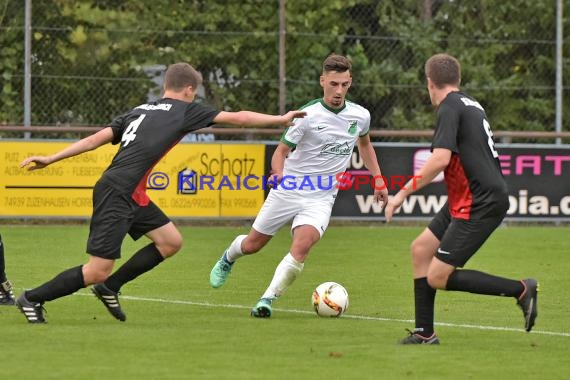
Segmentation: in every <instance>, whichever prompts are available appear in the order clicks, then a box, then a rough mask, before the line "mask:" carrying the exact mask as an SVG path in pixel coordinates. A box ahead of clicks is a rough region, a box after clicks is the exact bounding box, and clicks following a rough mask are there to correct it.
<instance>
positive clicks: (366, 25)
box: [0, 0, 570, 130]
mask: <svg viewBox="0 0 570 380" xmlns="http://www.w3.org/2000/svg"><path fill="white" fill-rule="evenodd" d="M566 2H568V1H566ZM566 9H570V7H566ZM278 10H279V1H278V0H208V1H201V0H153V1H149V0H144V1H141V0H77V1H72V0H52V1H45V0H34V1H33V66H32V73H33V76H32V105H33V108H32V110H33V114H32V122H33V123H34V124H56V125H57V124H66V123H67V124H103V123H106V122H108V121H109V120H110V119H111V118H112V117H113V116H114V115H116V114H117V113H120V112H123V111H124V110H126V109H128V108H129V107H131V106H132V105H133V104H137V103H139V102H144V101H146V99H147V97H148V96H149V94H151V93H152V92H153V91H154V93H156V94H158V93H159V92H160V88H157V85H156V81H154V80H155V79H156V77H157V76H158V75H160V72H161V71H162V69H163V68H164V67H165V66H166V65H168V64H170V63H172V62H177V61H188V62H190V63H192V64H193V65H195V66H196V67H197V68H198V69H199V70H200V71H201V72H202V73H203V75H204V94H203V96H204V97H205V101H206V102H208V103H211V104H212V105H214V106H216V107H218V108H220V109H226V110H238V109H252V110H257V111H262V112H271V113H276V112H278V103H279V99H278V85H279V80H278V65H279V61H278V58H279V56H278V41H279V17H278ZM286 19H287V26H286V65H287V74H286V76H287V78H286V79H287V80H286V85H287V99H286V101H287V107H288V108H294V107H299V106H301V105H303V104H304V103H305V102H306V101H308V100H310V99H314V98H316V97H319V96H320V95H321V94H322V92H321V89H320V87H319V84H318V78H319V75H320V72H321V64H322V61H323V59H324V58H325V57H326V56H327V55H328V54H330V53H332V52H337V53H341V54H347V55H349V56H350V57H351V58H352V60H353V63H354V84H353V87H352V88H351V91H350V94H349V97H350V99H351V100H354V101H356V102H358V103H360V104H362V105H364V106H366V107H367V108H369V109H370V110H371V112H372V116H373V125H374V126H375V127H383V128H391V129H422V128H431V127H432V125H433V109H432V108H431V106H430V104H429V97H428V96H427V91H426V90H425V78H424V73H423V65H424V62H425V60H426V59H427V58H428V57H429V56H431V55H432V54H434V53H437V52H443V51H445V52H449V53H451V54H453V55H455V56H456V57H457V58H459V60H460V61H461V62H462V65H463V86H464V88H465V89H466V90H467V91H468V92H470V93H471V94H472V95H474V96H475V97H477V98H478V99H479V100H480V102H481V103H482V104H483V105H484V107H485V108H486V110H487V113H488V114H489V116H490V119H491V122H492V124H493V127H494V129H507V130H513V129H527V130H553V128H554V78H555V69H556V68H555V62H554V56H555V45H554V42H555V5H554V2H536V1H532V0H512V1H502V0H472V1H457V0H400V1H380V0H329V1H326V2H325V1H321V0H287V15H286ZM567 24H568V23H565V29H566V30H565V33H566V34H565V35H568V33H570V30H569V27H568V25H567ZM23 25H24V1H22V0H3V1H0V31H1V33H0V46H1V47H0V51H1V52H2V55H1V57H0V78H1V79H0V80H1V82H0V83H1V86H0V123H4V124H8V123H9V124H19V123H21V122H22V119H23V116H22V115H23V105H22V100H23V95H22V90H21V89H22V87H23V74H24V68H23V54H24V44H23V40H24V28H23ZM564 49H565V51H564V55H565V56H566V57H568V56H569V53H570V51H569V48H568V44H565V47H564ZM565 62H566V63H565V66H564V74H565V77H566V78H568V74H570V67H569V65H568V63H567V62H568V59H566V60H565ZM566 95H568V94H567V91H566ZM569 104H570V103H569V102H565V113H566V114H568V111H569V108H570V105H569ZM565 125H566V129H569V128H568V121H566V122H565Z"/></svg>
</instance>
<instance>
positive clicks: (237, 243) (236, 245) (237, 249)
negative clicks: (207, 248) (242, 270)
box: [222, 235, 247, 264]
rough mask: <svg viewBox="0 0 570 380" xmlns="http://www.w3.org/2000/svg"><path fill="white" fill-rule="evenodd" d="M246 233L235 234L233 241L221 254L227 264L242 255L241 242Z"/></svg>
mask: <svg viewBox="0 0 570 380" xmlns="http://www.w3.org/2000/svg"><path fill="white" fill-rule="evenodd" d="M246 237H247V235H239V236H237V237H236V238H235V239H234V241H232V243H231V244H230V246H229V247H228V249H227V250H226V252H225V253H224V255H223V256H222V257H223V258H224V260H225V261H226V262H227V263H228V264H233V263H234V262H235V261H236V260H237V259H239V258H240V257H242V256H243V252H242V250H241V243H242V242H243V241H244V239H245V238H246Z"/></svg>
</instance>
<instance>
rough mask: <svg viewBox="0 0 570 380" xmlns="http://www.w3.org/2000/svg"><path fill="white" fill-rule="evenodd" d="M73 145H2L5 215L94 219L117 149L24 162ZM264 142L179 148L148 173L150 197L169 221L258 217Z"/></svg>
mask: <svg viewBox="0 0 570 380" xmlns="http://www.w3.org/2000/svg"><path fill="white" fill-rule="evenodd" d="M69 144H70V143H69V142H4V141H3V142H0V152H1V156H0V172H1V173H2V176H1V177H0V217H24V216H28V217H36V216H37V217H90V216H91V211H92V201H91V195H92V190H93V186H94V185H95V183H96V182H97V180H98V179H99V177H100V176H101V174H102V173H103V171H104V170H105V169H106V168H107V166H108V165H109V164H110V163H111V160H112V159H113V157H114V155H115V153H116V150H117V146H113V145H106V146H103V147H100V148H99V149H97V150H95V151H91V152H86V153H83V154H81V155H79V156H75V157H71V158H68V159H66V160H63V161H60V162H57V163H54V164H52V165H50V166H48V167H46V168H44V169H41V170H36V171H32V172H30V171H27V170H26V169H22V168H20V167H19V164H20V162H21V161H22V160H23V159H24V158H26V157H28V156H31V155H49V154H52V153H55V152H57V151H59V150H61V149H62V148H64V147H66V146H68V145H69ZM264 170H265V145H262V144H179V145H177V146H175V147H174V148H173V149H172V150H171V151H170V152H169V153H168V154H167V155H166V157H164V158H163V159H162V160H161V161H160V162H159V163H158V164H157V165H156V166H155V167H154V169H153V171H152V172H151V173H150V174H149V176H148V180H147V194H148V195H149V197H150V198H151V199H152V200H153V201H154V202H155V203H156V204H157V205H158V206H159V207H160V208H161V209H162V210H163V211H164V212H165V213H166V214H167V215H169V216H171V217H180V218H196V217H220V216H222V217H254V216H255V215H256V214H257V212H258V210H259V208H260V207H261V205H262V203H263V199H264V191H263V189H262V187H261V186H258V184H257V182H258V181H257V180H256V178H261V177H262V176H263V174H264Z"/></svg>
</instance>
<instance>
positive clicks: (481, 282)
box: [446, 269, 524, 297]
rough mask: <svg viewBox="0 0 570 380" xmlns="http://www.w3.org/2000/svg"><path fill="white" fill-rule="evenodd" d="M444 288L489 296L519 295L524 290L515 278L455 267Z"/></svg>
mask: <svg viewBox="0 0 570 380" xmlns="http://www.w3.org/2000/svg"><path fill="white" fill-rule="evenodd" d="M446 289H447V290H458V291H460V292H469V293H475V294H485V295H491V296H507V297H519V296H520V295H521V294H522V292H523V291H524V286H523V284H522V283H521V282H520V281H517V280H510V279H508V278H503V277H497V276H493V275H491V274H487V273H483V272H478V271H476V270H469V269H461V270H459V269H457V270H455V272H453V273H452V274H451V275H450V276H449V279H448V280H447V285H446Z"/></svg>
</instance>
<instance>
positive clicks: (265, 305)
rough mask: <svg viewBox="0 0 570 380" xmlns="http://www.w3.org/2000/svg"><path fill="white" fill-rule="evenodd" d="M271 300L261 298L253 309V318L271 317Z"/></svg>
mask: <svg viewBox="0 0 570 380" xmlns="http://www.w3.org/2000/svg"><path fill="white" fill-rule="evenodd" d="M272 302H273V300H272V299H270V298H261V299H260V300H259V301H257V303H256V304H255V306H254V307H253V308H252V309H251V316H252V317H256V318H269V317H271V303H272Z"/></svg>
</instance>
